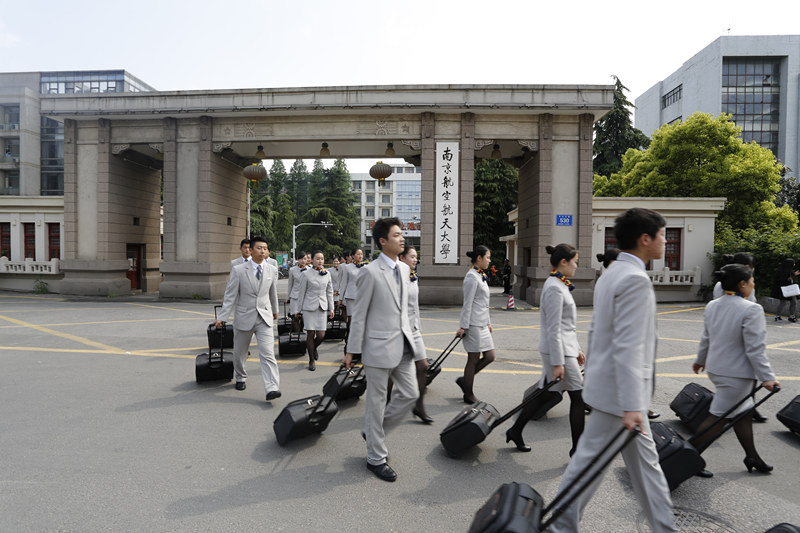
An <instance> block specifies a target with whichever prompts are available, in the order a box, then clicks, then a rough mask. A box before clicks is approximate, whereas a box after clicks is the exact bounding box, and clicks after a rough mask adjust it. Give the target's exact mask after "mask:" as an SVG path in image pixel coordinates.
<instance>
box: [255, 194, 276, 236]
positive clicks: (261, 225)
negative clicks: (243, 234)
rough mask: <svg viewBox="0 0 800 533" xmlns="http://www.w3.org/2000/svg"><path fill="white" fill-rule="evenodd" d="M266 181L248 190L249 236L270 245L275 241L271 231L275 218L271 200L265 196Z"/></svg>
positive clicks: (267, 195)
mask: <svg viewBox="0 0 800 533" xmlns="http://www.w3.org/2000/svg"><path fill="white" fill-rule="evenodd" d="M266 181H267V180H266V179H263V180H261V181H260V182H257V184H255V185H253V186H252V187H251V188H250V235H259V236H261V237H264V238H265V239H267V242H269V243H272V242H273V241H274V240H275V235H274V233H273V231H272V226H273V221H274V218H275V217H274V213H273V211H272V198H270V196H269V194H267V186H266V183H265V182H266Z"/></svg>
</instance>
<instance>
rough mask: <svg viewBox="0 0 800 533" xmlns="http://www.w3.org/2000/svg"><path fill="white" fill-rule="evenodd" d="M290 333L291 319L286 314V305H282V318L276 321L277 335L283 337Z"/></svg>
mask: <svg viewBox="0 0 800 533" xmlns="http://www.w3.org/2000/svg"><path fill="white" fill-rule="evenodd" d="M290 331H292V319H291V317H290V316H289V314H288V313H287V312H286V304H285V303H284V304H283V316H282V317H281V318H279V319H278V335H283V334H285V333H289V332H290Z"/></svg>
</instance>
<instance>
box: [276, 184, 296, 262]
mask: <svg viewBox="0 0 800 533" xmlns="http://www.w3.org/2000/svg"><path fill="white" fill-rule="evenodd" d="M273 213H274V216H273V217H272V234H273V236H274V237H273V239H274V241H273V242H271V243H270V250H275V251H278V250H291V248H292V226H293V225H294V223H295V220H296V219H295V217H294V211H292V200H291V198H289V194H288V193H286V192H283V193H281V194H279V195H278V199H277V201H276V202H275V204H274V208H273Z"/></svg>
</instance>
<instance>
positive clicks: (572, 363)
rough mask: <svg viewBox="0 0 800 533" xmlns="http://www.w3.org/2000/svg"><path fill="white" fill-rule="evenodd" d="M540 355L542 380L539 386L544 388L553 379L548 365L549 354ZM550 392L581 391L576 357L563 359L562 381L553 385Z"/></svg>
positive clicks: (581, 386)
mask: <svg viewBox="0 0 800 533" xmlns="http://www.w3.org/2000/svg"><path fill="white" fill-rule="evenodd" d="M540 355H541V356H542V380H540V382H539V386H540V387H544V385H545V383H546V382H547V381H552V379H553V365H552V364H551V363H550V354H546V353H540ZM545 380H546V381H545ZM550 390H551V391H553V392H563V391H570V390H583V376H582V375H581V367H580V365H579V364H578V358H577V357H565V358H564V379H562V380H561V383H558V384H557V385H553V387H552V388H551V389H550Z"/></svg>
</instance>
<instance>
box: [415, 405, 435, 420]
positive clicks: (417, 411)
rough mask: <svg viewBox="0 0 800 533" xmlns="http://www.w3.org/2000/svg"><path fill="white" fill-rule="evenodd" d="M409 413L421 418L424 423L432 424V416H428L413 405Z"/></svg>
mask: <svg viewBox="0 0 800 533" xmlns="http://www.w3.org/2000/svg"><path fill="white" fill-rule="evenodd" d="M411 414H412V415H414V416H416V417H417V418H419V419H420V420H422V421H423V422H424V423H426V424H433V418H431V417H429V416H428V415H427V414H426V413H423V412H421V411H419V410H417V408H416V407H415V408H414V409H412V411H411Z"/></svg>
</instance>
